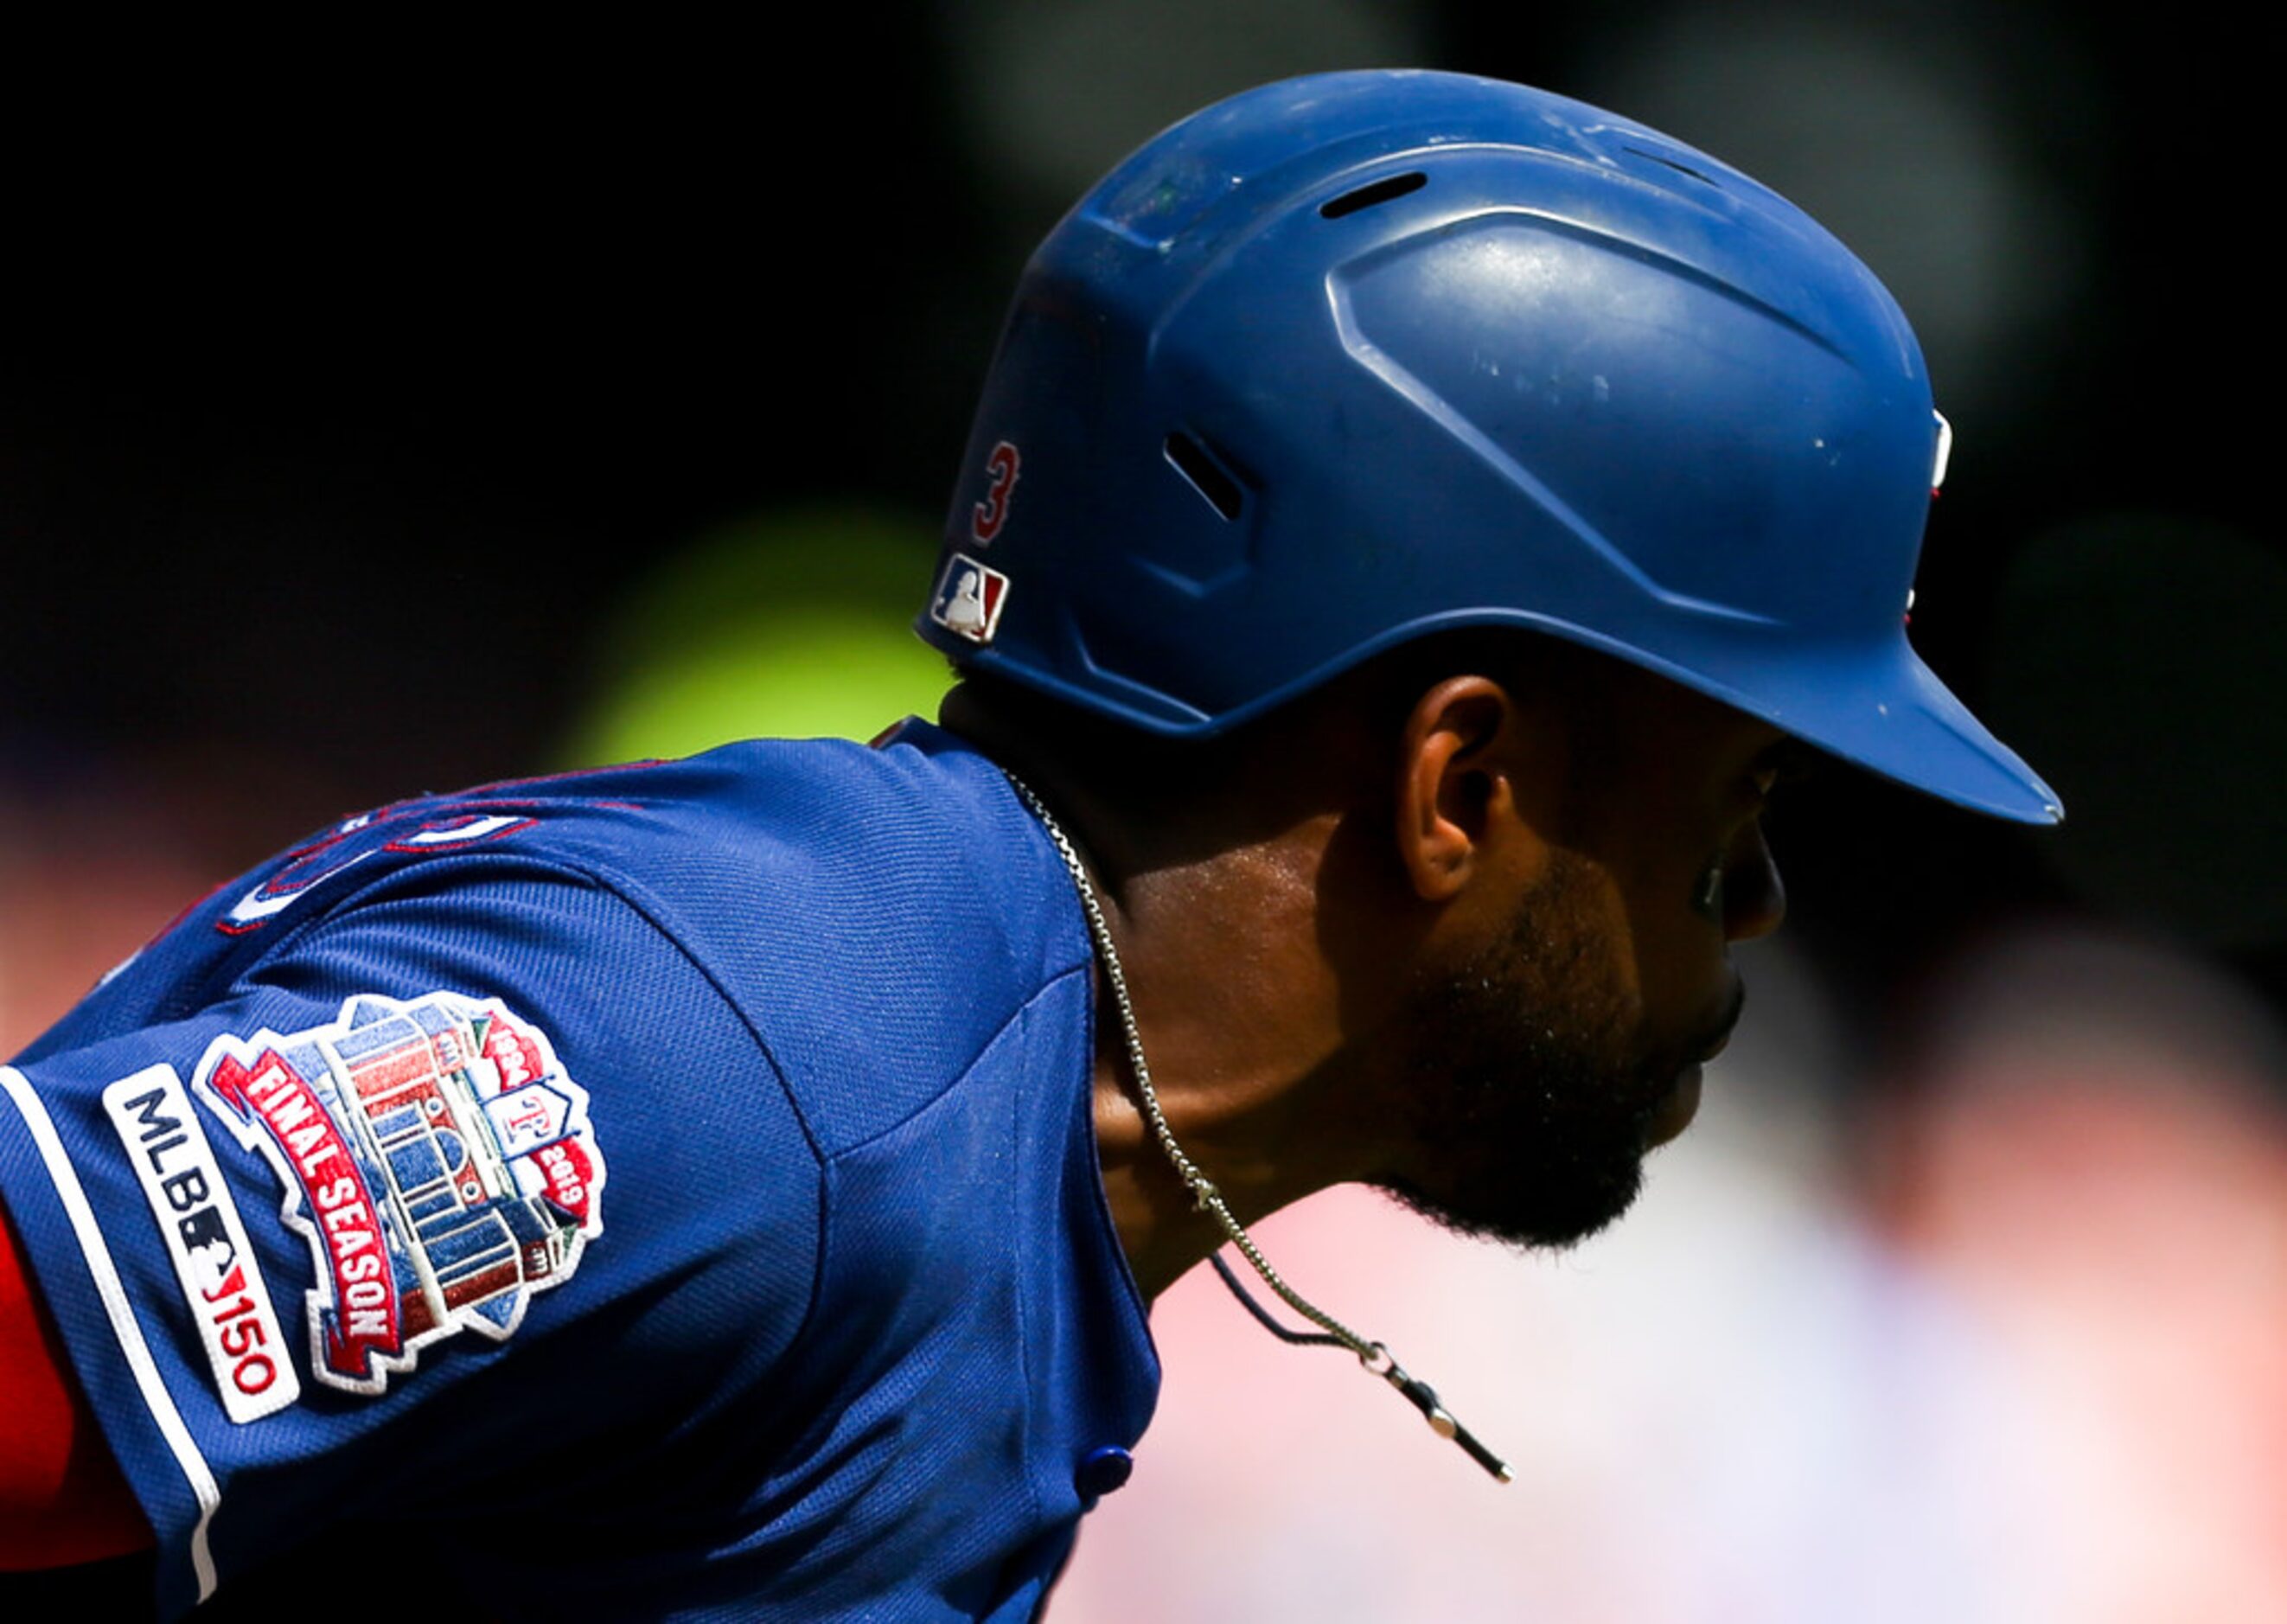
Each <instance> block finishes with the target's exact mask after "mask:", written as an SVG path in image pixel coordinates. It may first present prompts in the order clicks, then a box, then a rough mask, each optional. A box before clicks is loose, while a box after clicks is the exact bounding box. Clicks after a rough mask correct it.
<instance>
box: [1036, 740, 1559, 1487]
mask: <svg viewBox="0 0 2287 1624" xmlns="http://www.w3.org/2000/svg"><path fill="white" fill-rule="evenodd" d="M1003 771H1004V772H1006V771H1007V770H1006V769H1005V768H1004V769H1003ZM1008 778H1009V784H1010V785H1011V786H1012V787H1014V788H1015V789H1016V791H1017V796H1018V797H1019V798H1020V799H1022V800H1023V802H1024V803H1025V805H1026V806H1028V807H1030V808H1031V809H1032V812H1033V816H1034V817H1035V818H1037V819H1039V820H1040V821H1041V828H1043V829H1044V830H1046V831H1047V833H1048V836H1049V841H1050V843H1051V844H1054V845H1055V847H1056V852H1057V854H1058V855H1059V856H1061V857H1062V858H1063V859H1064V867H1065V868H1067V869H1068V870H1070V871H1071V874H1072V889H1073V890H1075V891H1078V892H1079V893H1080V909H1081V911H1082V912H1083V913H1085V914H1086V915H1088V934H1089V936H1090V937H1091V938H1093V939H1094V940H1095V942H1096V957H1097V960H1098V962H1099V963H1102V964H1103V966H1104V981H1105V983H1106V984H1107V985H1108V986H1110V987H1111V988H1112V1007H1113V1008H1114V1009H1115V1010H1118V1011H1119V1013H1120V1032H1121V1034H1122V1035H1123V1036H1124V1037H1125V1038H1126V1040H1127V1044H1128V1069H1129V1071H1130V1072H1132V1073H1134V1075H1135V1079H1136V1099H1137V1102H1138V1103H1139V1104H1140V1105H1141V1106H1142V1107H1143V1111H1144V1121H1146V1122H1147V1123H1149V1124H1150V1125H1151V1137H1153V1138H1154V1139H1156V1140H1158V1141H1159V1149H1160V1150H1161V1151H1162V1152H1163V1153H1165V1154H1166V1156H1167V1160H1168V1161H1169V1162H1171V1163H1172V1164H1173V1165H1174V1167H1175V1173H1176V1176H1178V1177H1180V1178H1181V1179H1182V1180H1183V1186H1184V1188H1185V1189H1187V1190H1189V1191H1190V1192H1191V1204H1192V1205H1193V1206H1194V1207H1196V1208H1199V1210H1200V1211H1202V1212H1204V1213H1206V1214H1207V1215H1208V1216H1211V1217H1212V1218H1214V1219H1215V1223H1216V1224H1219V1225H1220V1226H1221V1227H1222V1229H1223V1234H1224V1236H1225V1237H1226V1238H1227V1239H1228V1240H1230V1241H1231V1245H1233V1246H1235V1247H1237V1248H1238V1250H1239V1254H1240V1256H1243V1257H1245V1258H1246V1261H1247V1262H1248V1263H1249V1264H1252V1265H1253V1267H1254V1271H1255V1273H1257V1274H1259V1275H1261V1276H1262V1283H1263V1284H1264V1285H1266V1286H1268V1287H1270V1289H1271V1290H1272V1291H1274V1292H1276V1293H1278V1297H1279V1300H1280V1301H1281V1302H1283V1303H1286V1306H1287V1307H1289V1308H1291V1309H1293V1310H1294V1311H1295V1312H1296V1313H1298V1314H1300V1315H1302V1318H1303V1319H1308V1320H1309V1321H1310V1323H1311V1324H1313V1325H1315V1326H1318V1327H1320V1331H1319V1334H1317V1335H1313V1334H1311V1333H1309V1332H1303V1331H1291V1330H1288V1329H1287V1328H1286V1327H1285V1326H1283V1325H1280V1324H1279V1323H1278V1320H1276V1319H1273V1318H1272V1317H1271V1316H1270V1311H1268V1310H1267V1309H1265V1308H1264V1307H1263V1306H1262V1304H1261V1303H1258V1302H1256V1301H1255V1300H1254V1296H1253V1295H1251V1294H1250V1293H1249V1292H1248V1291H1247V1289H1246V1287H1244V1286H1243V1285H1241V1284H1240V1283H1239V1279H1238V1276H1237V1275H1236V1274H1234V1273H1232V1272H1231V1266H1230V1265H1229V1264H1226V1263H1224V1262H1223V1257H1222V1256H1221V1255H1220V1254H1215V1255H1213V1256H1211V1257H1210V1258H1209V1261H1210V1262H1212V1263H1213V1264H1215V1272H1216V1273H1218V1274H1220V1275H1221V1276H1223V1284H1224V1285H1226V1286H1228V1287H1231V1291H1232V1293H1233V1294H1234V1295H1237V1296H1238V1300H1239V1301H1240V1302H1241V1303H1245V1304H1246V1308H1247V1311H1249V1312H1250V1313H1252V1314H1253V1315H1254V1317H1255V1319H1258V1320H1260V1321H1261V1322H1262V1324H1263V1326H1264V1327H1267V1328H1268V1329H1269V1330H1270V1332H1271V1334H1272V1335H1276V1336H1278V1338H1279V1339H1280V1340H1282V1341H1285V1342H1289V1343H1302V1344H1305V1345H1317V1346H1326V1347H1340V1348H1347V1349H1349V1351H1351V1352H1352V1353H1355V1354H1356V1355H1357V1359H1358V1363H1359V1365H1360V1366H1362V1367H1364V1368H1365V1371H1366V1373H1367V1374H1369V1375H1376V1376H1380V1377H1381V1379H1382V1380H1383V1381H1385V1382H1389V1384H1390V1385H1391V1386H1392V1387H1394V1388H1396V1389H1397V1390H1398V1391H1399V1392H1400V1393H1402V1394H1404V1395H1405V1398H1406V1400H1407V1402H1409V1403H1411V1404H1412V1405H1413V1407H1414V1408H1415V1409H1417V1410H1420V1412H1421V1414H1422V1416H1423V1418H1424V1419H1425V1420H1427V1421H1428V1423H1429V1427H1430V1430H1432V1431H1434V1432H1436V1434H1437V1436H1438V1437H1440V1438H1452V1440H1453V1441H1454V1442H1455V1443H1456V1444H1459V1445H1460V1446H1461V1447H1462V1448H1463V1449H1464V1450H1466V1451H1468V1455H1469V1458H1470V1459H1471V1460H1473V1461H1475V1462H1476V1463H1477V1464H1478V1465H1480V1466H1482V1467H1484V1469H1485V1470H1487V1471H1489V1472H1491V1473H1492V1475H1493V1476H1494V1477H1497V1478H1499V1479H1500V1481H1501V1482H1503V1483H1508V1482H1511V1481H1513V1480H1514V1477H1515V1474H1513V1473H1512V1472H1511V1471H1510V1470H1509V1469H1508V1464H1507V1462H1503V1461H1502V1460H1501V1458H1500V1456H1499V1455H1496V1454H1493V1452H1492V1450H1490V1449H1488V1448H1486V1447H1485V1446H1484V1444H1482V1443H1480V1442H1479V1441H1478V1440H1477V1438H1476V1435H1475V1434H1473V1433H1471V1432H1470V1430H1468V1428H1467V1427H1464V1426H1463V1425H1461V1423H1460V1422H1457V1421H1455V1420H1454V1419H1453V1417H1452V1414H1451V1413H1450V1412H1448V1411H1447V1410H1446V1408H1445V1406H1444V1405H1442V1404H1440V1403H1438V1401H1437V1395H1436V1392H1435V1391H1434V1390H1432V1389H1431V1388H1430V1386H1429V1384H1428V1382H1418V1381H1416V1380H1414V1379H1413V1377H1412V1376H1410V1375H1408V1374H1406V1373H1405V1367H1403V1366H1402V1365H1400V1364H1399V1363H1398V1362H1397V1359H1395V1358H1394V1357H1393V1356H1392V1355H1391V1353H1390V1351H1389V1346H1388V1345H1387V1344H1386V1343H1379V1342H1368V1341H1367V1340H1366V1339H1365V1337H1363V1336H1360V1335H1358V1334H1357V1332H1356V1331H1353V1330H1351V1329H1350V1328H1349V1327H1348V1326H1346V1325H1344V1324H1343V1323H1342V1322H1341V1320H1339V1319H1335V1318H1334V1317H1333V1315H1332V1314H1329V1313H1327V1312H1326V1311H1324V1310H1323V1309H1320V1308H1319V1307H1318V1306H1317V1305H1316V1304H1315V1303H1311V1302H1310V1300H1309V1299H1308V1298H1306V1297H1304V1296H1303V1295H1302V1293H1301V1292H1299V1291H1296V1290H1295V1289H1294V1287H1292V1286H1289V1285H1288V1284H1287V1283H1286V1280H1285V1279H1281V1278H1280V1276H1279V1273H1278V1270H1276V1269H1274V1268H1272V1267H1271V1266H1270V1259H1269V1258H1267V1257H1265V1256H1263V1255H1262V1248H1260V1247H1258V1246H1256V1245H1255V1244H1254V1237H1253V1236H1252V1235H1250V1234H1248V1233H1247V1232H1246V1225H1245V1224H1241V1223H1240V1222H1239V1221H1238V1215H1237V1214H1235V1213H1233V1212H1232V1211H1231V1208H1230V1205H1229V1204H1228V1203H1227V1202H1225V1201H1224V1200H1223V1192H1222V1191H1220V1190H1218V1189H1216V1188H1215V1181H1214V1180H1212V1179H1210V1178H1209V1177H1208V1176H1207V1175H1206V1174H1204V1173H1202V1172H1200V1171H1199V1164H1198V1163H1197V1162H1195V1161H1192V1160H1191V1158H1190V1157H1189V1156H1187V1155H1185V1154H1184V1153H1183V1146H1182V1145H1178V1144H1176V1143H1175V1130H1174V1129H1171V1128H1169V1127H1168V1126H1167V1113H1165V1112H1163V1111H1161V1110H1160V1109H1159V1092H1158V1090H1157V1089H1153V1088H1152V1086H1151V1066H1150V1064H1149V1063H1148V1062H1146V1061H1145V1060H1144V1039H1143V1037H1142V1036H1141V1035H1140V1034H1138V1033H1137V1031H1136V1006H1135V1004H1134V1003H1133V1002H1131V1001H1130V999H1129V998H1128V977H1127V975H1126V973H1125V972H1123V971H1122V970H1121V969H1120V955H1119V953H1118V952H1117V951H1116V950H1115V949H1114V948H1113V947H1112V929H1111V927H1110V926H1109V925H1108V924H1106V923H1104V907H1103V904H1102V903H1101V902H1100V901H1098V900H1097V898H1096V883H1095V882H1094V881H1093V880H1091V879H1090V878H1089V877H1088V866H1087V865H1086V864H1085V863H1083V862H1081V861H1080V852H1079V850H1078V849H1077V848H1076V847H1074V846H1073V844H1072V841H1071V840H1070V839H1069V838H1068V837H1067V836H1065V834H1064V828H1063V826H1062V825H1061V824H1059V823H1058V822H1057V821H1056V818H1055V816H1054V814H1052V813H1051V812H1049V809H1048V806H1047V804H1045V803H1043V802H1042V801H1041V797H1040V796H1037V795H1034V794H1033V787H1032V786H1031V785H1030V784H1027V783H1026V782H1025V780H1023V779H1021V778H1018V777H1017V775H1016V774H1015V773H1014V772H1009V773H1008Z"/></svg>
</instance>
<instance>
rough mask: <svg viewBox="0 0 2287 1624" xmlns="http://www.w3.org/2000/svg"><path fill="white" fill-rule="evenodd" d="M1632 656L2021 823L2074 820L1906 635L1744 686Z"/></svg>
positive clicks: (1765, 672) (1848, 754)
mask: <svg viewBox="0 0 2287 1624" xmlns="http://www.w3.org/2000/svg"><path fill="white" fill-rule="evenodd" d="M1615 652H1626V651H1615ZM1629 657H1632V658H1635V659H1637V660H1638V661H1640V662H1642V663H1646V664H1649V665H1651V666H1652V667H1653V668H1654V669H1660V670H1661V671H1662V674H1663V675H1666V676H1668V677H1674V679H1675V680H1677V681H1680V682H1682V683H1683V684H1685V685H1687V686H1690V687H1693V688H1697V689H1699V690H1700V691H1701V692H1703V693H1707V694H1709V695H1711V696H1712V697H1713V698H1716V699H1719V700H1721V701H1723V702H1724V703H1726V704H1728V705H1730V706H1732V707H1734V708H1735V709H1740V710H1744V711H1745V712H1747V713H1748V714H1749V715H1751V716H1757V717H1762V718H1763V719H1764V720H1766V721H1768V722H1769V723H1771V724H1772V725H1775V726H1777V727H1779V728H1782V729H1784V731H1785V732H1787V733H1791V734H1792V735H1794V736H1795V737H1796V738H1799V739H1800V740H1802V741H1805V742H1806V743H1808V744H1812V745H1815V746H1816V747H1817V748H1818V749H1822V750H1824V751H1825V752H1827V753H1828V754H1829V755H1832V756H1834V757H1839V758H1840V759H1841V760H1844V761H1847V762H1849V763H1851V764H1854V765H1856V766H1860V767H1864V768H1865V769H1866V770H1868V771H1869V772H1875V773H1879V775H1881V776H1882V777H1884V778H1887V779H1890V780H1895V782H1897V783H1900V784H1903V785H1904V786H1905V787H1906V788H1909V789H1918V790H1919V791H1921V792H1922V793H1923V794H1925V795H1929V796H1935V797H1936V798H1938V799H1939V800H1942V801H1947V802H1951V804H1954V805H1956V806H1960V807H1965V808H1967V810H1969V811H1971V812H1982V813H1984V814H1986V815H1988V816H1990V817H1995V818H2003V819H2006V820H2009V821H2011V822H2013V823H2026V824H2042V825H2046V824H2054V823H2061V822H2062V821H2063V820H2064V815H2065V810H2064V803H2063V801H2062V799H2061V797H2060V796H2058V794H2057V792H2056V791H2055V790H2054V789H2052V788H2049V786H2048V785H2047V784H2046V782H2044V781H2043V780H2042V779H2041V777H2040V775H2039V774H2038V773H2037V772H2034V771H2033V770H2032V768H2030V766H2028V765H2026V764H2025V762H2024V759H2023V758H2022V757H2020V756H2019V755H2018V754H2017V753H2016V752H2015V751H2014V750H2012V749H2010V748H2009V747H2008V746H2007V745H2006V744H2004V743H2002V742H2001V741H2000V740H1998V739H1997V738H1995V737H1994V736H1993V734H1992V733H1991V732H1990V730H1989V729H1988V728H1987V727H1986V726H1985V725H1984V724H1982V722H1980V721H1978V719H1977V718H1976V717H1974V716H1972V715H1971V714H1970V713H1969V709H1968V707H1967V706H1966V705H1964V704H1963V703H1962V702H1961V701H1959V699H1957V698H1955V697H1954V695H1953V692H1952V690H1951V689H1950V688H1948V687H1947V686H1946V685H1945V684H1944V683H1943V682H1941V681H1940V680H1939V679H1938V677H1937V673H1935V671H1933V670H1931V669H1929V667H1928V666H1927V665H1926V664H1924V663H1923V661H1922V659H1921V656H1920V655H1919V654H1916V653H1915V652H1914V650H1913V647H1912V646H1911V644H1909V643H1908V642H1907V641H1906V640H1905V638H1903V637H1900V638H1895V639H1894V640H1892V641H1890V642H1889V643H1888V644H1887V646H1878V647H1876V648H1873V649H1871V650H1863V651H1836V650H1832V649H1829V650H1822V651H1820V652H1819V654H1817V655H1816V658H1815V660H1810V661H1802V662H1800V665H1799V667H1798V668H1797V669H1792V670H1790V669H1784V668H1780V669H1770V668H1769V667H1764V668H1761V669H1751V670H1750V671H1746V672H1742V673H1740V675H1741V676H1742V677H1743V678H1744V680H1742V681H1739V682H1737V683H1733V682H1731V681H1729V680H1726V676H1727V674H1726V673H1724V672H1723V671H1722V670H1721V666H1720V664H1719V665H1717V666H1716V667H1715V669H1704V670H1701V671H1696V672H1687V671H1683V670H1679V669H1673V668H1668V667H1666V662H1665V661H1644V660H1643V659H1642V655H1640V654H1631V655H1630V656H1629Z"/></svg>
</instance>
